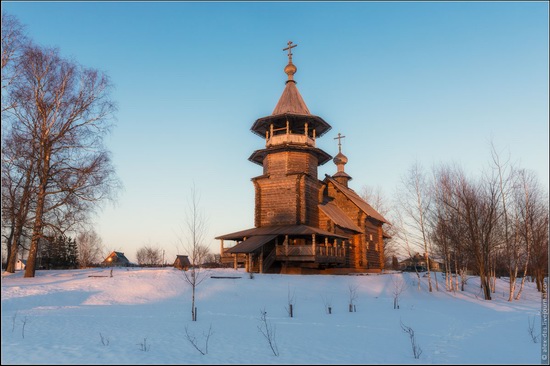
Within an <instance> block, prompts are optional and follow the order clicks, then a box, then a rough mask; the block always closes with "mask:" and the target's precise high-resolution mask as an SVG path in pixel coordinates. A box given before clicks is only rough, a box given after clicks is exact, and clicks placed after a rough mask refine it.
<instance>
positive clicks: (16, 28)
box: [2, 11, 29, 116]
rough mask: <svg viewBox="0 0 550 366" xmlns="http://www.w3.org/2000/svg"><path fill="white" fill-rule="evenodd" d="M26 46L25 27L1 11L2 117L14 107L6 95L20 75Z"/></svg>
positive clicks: (12, 101) (13, 17)
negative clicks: (21, 59) (21, 60)
mask: <svg viewBox="0 0 550 366" xmlns="http://www.w3.org/2000/svg"><path fill="white" fill-rule="evenodd" d="M28 44H29V40H28V38H27V36H26V35H25V27H24V26H23V25H22V24H21V23H20V22H19V20H18V19H17V18H16V17H15V16H13V15H11V14H8V13H6V12H5V11H2V116H3V115H4V112H6V111H8V110H9V109H11V108H13V107H14V106H15V104H14V103H15V101H14V100H10V101H8V98H7V94H8V93H9V89H10V87H11V86H12V85H13V84H14V83H15V82H16V81H17V78H18V77H19V75H20V73H21V69H20V58H21V54H22V52H23V49H24V48H25V47H26V46H27V45H28Z"/></svg>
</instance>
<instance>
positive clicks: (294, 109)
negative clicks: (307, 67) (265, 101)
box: [271, 81, 311, 116]
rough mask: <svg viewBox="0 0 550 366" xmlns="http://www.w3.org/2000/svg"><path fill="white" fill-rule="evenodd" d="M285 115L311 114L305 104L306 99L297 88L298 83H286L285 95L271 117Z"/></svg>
mask: <svg viewBox="0 0 550 366" xmlns="http://www.w3.org/2000/svg"><path fill="white" fill-rule="evenodd" d="M285 113H291V114H306V115H310V114H311V113H309V109H308V108H307V106H306V102H304V99H303V98H302V96H301V95H300V92H299V91H298V88H297V87H296V83H295V82H293V81H291V82H287V83H286V86H285V90H283V94H282V95H281V97H280V98H279V102H278V103H277V105H276V106H275V109H274V110H273V113H271V115H272V116H276V115H278V114H285Z"/></svg>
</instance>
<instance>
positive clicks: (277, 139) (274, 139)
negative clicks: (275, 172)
mask: <svg viewBox="0 0 550 366" xmlns="http://www.w3.org/2000/svg"><path fill="white" fill-rule="evenodd" d="M288 143H294V144H296V143H297V144H305V145H309V146H315V140H314V139H312V138H311V137H309V136H306V135H297V134H294V133H287V134H281V135H274V136H271V137H270V138H268V139H267V141H266V147H269V146H272V145H280V144H288Z"/></svg>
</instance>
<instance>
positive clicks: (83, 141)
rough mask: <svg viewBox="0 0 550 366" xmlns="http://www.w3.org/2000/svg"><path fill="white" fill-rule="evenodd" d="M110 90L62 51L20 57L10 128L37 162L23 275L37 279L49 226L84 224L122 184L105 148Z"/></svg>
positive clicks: (35, 50)
mask: <svg viewBox="0 0 550 366" xmlns="http://www.w3.org/2000/svg"><path fill="white" fill-rule="evenodd" d="M110 89H111V83H110V81H109V78H108V77H107V76H106V75H104V74H102V73H100V72H99V71H97V70H93V69H87V68H84V67H82V66H80V65H78V64H77V63H75V62H72V61H67V60H64V59H63V58H61V57H60V56H59V51H58V50H56V49H51V48H42V47H38V46H29V47H27V48H26V49H25V51H24V53H23V54H22V57H21V75H20V78H19V79H18V81H17V82H16V83H15V84H14V85H13V88H12V90H11V91H10V95H9V98H10V101H12V102H13V103H12V104H13V105H15V107H14V108H13V109H11V110H10V111H9V115H10V118H11V119H12V120H13V121H16V123H12V127H11V131H12V132H13V133H14V134H15V135H16V136H18V138H21V139H22V140H23V141H25V144H24V146H25V147H26V148H28V150H27V151H25V152H23V154H24V156H25V157H27V158H28V159H31V160H33V162H34V164H35V167H34V169H35V174H36V178H35V182H34V184H33V188H32V189H33V190H34V194H35V202H34V203H33V205H34V212H33V213H34V217H33V222H32V237H31V243H30V250H29V256H28V259H27V266H26V269H25V277H34V274H35V267H36V257H37V253H38V243H39V240H40V238H41V237H43V234H44V228H45V227H46V226H47V224H48V223H52V225H53V224H61V225H64V223H69V224H73V223H75V222H78V221H80V220H81V219H82V218H83V217H84V216H86V214H87V213H89V212H91V211H93V209H94V208H96V207H97V205H98V204H99V203H101V202H102V201H103V200H105V199H109V198H112V195H111V194H112V193H113V192H114V190H115V189H116V188H117V186H118V181H117V180H116V177H115V173H114V169H113V167H112V164H111V160H110V154H109V151H108V150H107V149H106V148H105V147H104V145H103V137H104V136H105V135H106V134H107V133H108V132H109V131H110V129H111V127H112V124H111V123H110V122H111V120H112V116H113V113H114V111H115V106H114V103H113V102H112V101H111V99H110V98H109V92H110ZM48 215H50V216H49V217H48ZM56 221H57V222H56Z"/></svg>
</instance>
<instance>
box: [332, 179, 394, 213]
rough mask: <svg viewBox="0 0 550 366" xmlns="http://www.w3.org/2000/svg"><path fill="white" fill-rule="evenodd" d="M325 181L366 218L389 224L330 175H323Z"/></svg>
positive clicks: (353, 192) (352, 191) (351, 190)
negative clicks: (365, 215) (364, 214)
mask: <svg viewBox="0 0 550 366" xmlns="http://www.w3.org/2000/svg"><path fill="white" fill-rule="evenodd" d="M325 177H326V178H325V180H327V181H329V182H331V183H332V184H334V186H335V187H336V189H337V190H339V191H340V192H342V193H343V194H344V195H345V196H346V197H347V198H348V199H349V200H350V201H351V202H353V203H354V204H355V205H356V206H357V207H358V208H359V209H360V210H361V211H363V212H364V213H366V214H367V215H368V216H370V217H372V218H373V219H376V220H378V221H380V222H383V223H386V224H389V222H388V220H386V219H385V218H384V216H382V215H381V214H380V213H379V212H378V211H376V210H375V209H374V208H372V206H371V205H369V204H368V203H367V202H365V200H363V199H362V198H361V197H360V196H359V195H358V194H357V193H355V191H354V190H353V189H350V188H348V187H346V186H344V185H343V184H340V183H338V182H337V181H336V180H335V179H334V178H332V177H331V176H330V175H328V174H325Z"/></svg>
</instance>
